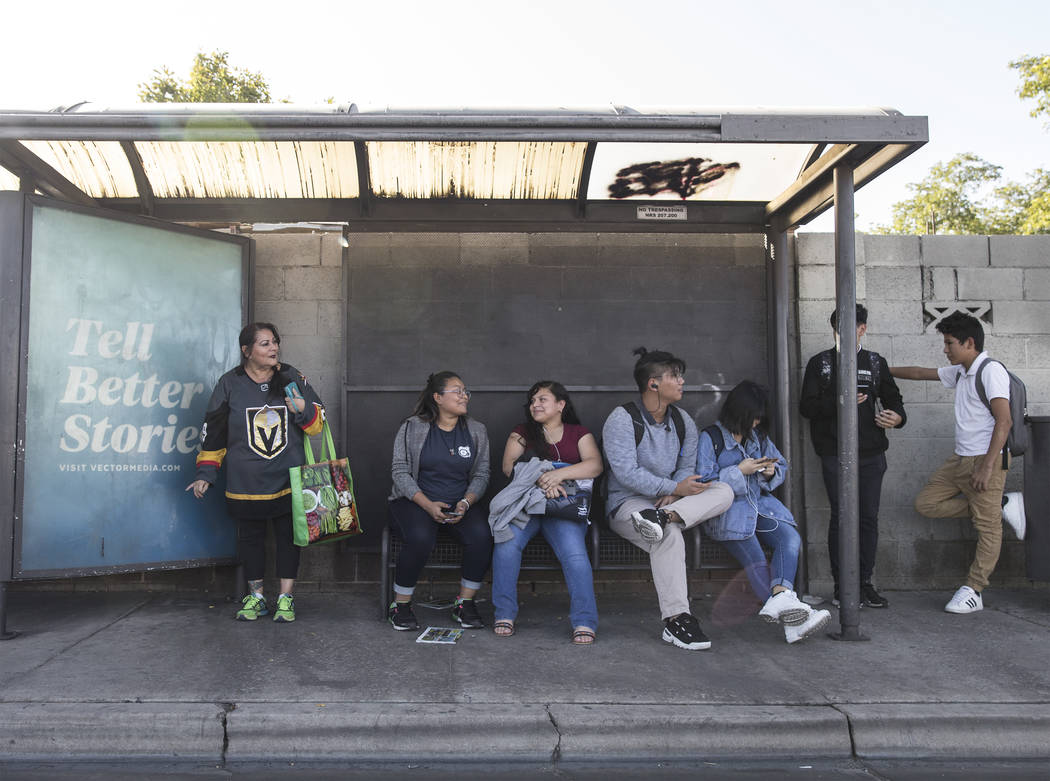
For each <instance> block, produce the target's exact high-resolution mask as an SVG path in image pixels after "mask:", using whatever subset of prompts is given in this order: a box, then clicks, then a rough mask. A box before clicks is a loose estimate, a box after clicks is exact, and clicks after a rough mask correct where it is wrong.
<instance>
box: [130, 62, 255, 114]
mask: <svg viewBox="0 0 1050 781" xmlns="http://www.w3.org/2000/svg"><path fill="white" fill-rule="evenodd" d="M228 60H229V52H221V51H214V52H212V53H211V54H205V53H204V52H198V54H197V56H196V57H195V58H194V60H193V67H192V68H191V69H190V77H189V79H187V80H186V81H182V82H180V81H179V79H178V77H177V76H176V75H175V74H174V73H172V72H171V71H170V70H169V69H168V68H167V67H166V66H163V67H160V68H157V69H156V70H154V71H153V78H152V79H150V80H149V81H147V82H143V83H141V84H139V99H140V100H141V101H142V102H143V103H270V102H272V99H271V97H270V86H269V85H268V84H267V83H266V79H265V78H263V75H262V74H261V73H252V72H251V71H248V70H245V69H244V68H231V67H230V64H229V61H228Z"/></svg>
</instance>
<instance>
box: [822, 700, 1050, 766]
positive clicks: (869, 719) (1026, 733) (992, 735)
mask: <svg viewBox="0 0 1050 781" xmlns="http://www.w3.org/2000/svg"><path fill="white" fill-rule="evenodd" d="M841 710H842V712H843V713H845V714H846V715H847V716H848V717H849V722H850V725H851V727H852V729H853V744H854V751H855V752H856V755H857V757H858V758H859V759H895V758H900V757H904V758H908V759H941V760H943V759H961V758H965V759H978V758H981V759H985V758H1000V759H1045V758H1047V757H1050V741H1048V740H1047V736H1048V735H1050V704H1046V703H1041V704H1033V705H1028V704H1014V705H988V704H984V703H953V704H943V705H926V704H914V705H843V706H841Z"/></svg>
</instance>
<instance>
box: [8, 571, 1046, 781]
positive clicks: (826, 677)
mask: <svg viewBox="0 0 1050 781" xmlns="http://www.w3.org/2000/svg"><path fill="white" fill-rule="evenodd" d="M739 594H740V592H739V590H734V589H733V588H728V589H726V591H725V592H724V593H723V594H721V595H717V594H707V595H703V594H701V595H698V596H699V598H698V599H697V600H696V601H695V602H694V612H696V613H697V614H698V615H699V616H700V618H701V621H702V623H703V626H704V628H705V630H706V631H707V633H708V634H709V635H711V638H712V641H713V648H712V649H711V650H710V651H701V652H688V651H682V650H679V649H677V648H673V647H672V646H670V645H668V644H667V643H664V642H661V640H660V631H661V623H660V621H659V616H658V611H657V608H656V603H655V597H652V596H646V597H623V596H615V595H609V596H604V597H603V598H601V600H600V604H599V608H600V610H601V619H602V622H601V627H600V628H599V633H598V635H599V637H598V642H597V643H596V644H595V645H594V646H593V647H574V646H572V645H570V643H569V624H568V620H567V618H566V615H565V611H566V609H567V597H565V596H563V595H546V596H530V597H526V598H525V600H524V602H523V606H522V611H521V614H520V616H519V621H518V632H517V634H516V635H515V636H514V637H511V638H500V637H496V636H495V635H493V634H492V632H491V631H490V630H488V629H486V630H468V631H466V632H465V633H464V636H463V637H462V638H461V639H460V641H459V643H458V644H457V645H455V646H451V647H449V646H433V645H421V644H417V643H415V642H414V640H415V636H416V633H413V632H395V631H393V630H392V629H391V628H390V626H389V625H388V624H385V623H381V622H379V621H377V620H376V618H375V596H374V594H372V593H361V594H357V595H348V594H308V595H304V596H302V597H301V598H300V599H299V600H298V604H297V609H298V620H297V621H296V622H295V623H294V624H274V623H273V622H272V621H270V620H260V621H258V622H256V623H242V622H236V621H233V620H232V616H233V613H234V611H235V607H236V606H235V605H234V604H232V603H229V602H226V601H222V600H220V601H215V600H210V601H209V600H208V599H207V598H206V597H202V596H199V595H191V596H186V597H173V596H171V595H149V594H141V593H124V594H119V593H98V594H90V593H57V592H30V591H26V592H17V591H16V592H14V593H12V594H10V602H9V608H10V615H9V619H8V627H9V628H10V629H15V630H20V631H21V632H22V633H23V635H22V636H21V637H19V638H17V639H15V640H12V641H8V642H2V643H0V762H3V761H34V760H42V759H47V760H50V761H55V760H71V761H73V760H91V759H113V758H116V757H120V758H122V759H132V760H134V759H142V760H165V761H179V762H181V761H186V762H208V763H238V762H258V761H278V760H281V761H284V760H287V761H355V762H367V761H373V760H374V761H384V760H394V759H396V760H397V761H411V760H413V759H418V760H425V761H431V762H433V761H440V760H442V759H446V760H450V761H455V760H463V759H464V758H472V759H479V760H488V761H496V760H500V761H503V760H520V761H523V762H541V763H542V762H557V761H559V760H561V761H567V762H568V761H577V760H578V761H588V760H599V759H600V760H603V761H616V760H625V761H626V760H635V761H638V760H649V759H656V760H694V761H695V760H697V759H702V758H730V759H732V758H740V759H749V760H762V759H784V758H789V757H790V758H799V759H819V758H848V757H856V758H858V759H880V758H915V759H919V758H927V759H953V760H957V759H962V758H1004V759H1010V760H1015V759H1023V758H1047V757H1050V740H1048V736H1050V672H1048V668H1050V591H1047V590H1045V589H1034V590H1031V591H995V590H990V591H989V592H987V595H986V608H985V610H984V612H983V613H979V614H976V615H970V616H954V615H950V614H947V613H944V612H943V610H942V608H943V605H944V603H945V602H946V601H947V599H948V598H949V597H950V594H948V593H946V592H945V593H940V592H887V596H888V598H889V599H890V602H891V607H890V608H889V609H888V610H870V609H864V610H862V611H861V621H862V631H864V632H865V633H866V634H868V635H869V636H870V637H871V640H870V642H860V643H843V642H834V641H832V640H830V639H828V637H827V636H826V635H824V634H820V635H818V636H816V637H814V638H811V639H809V640H806V641H803V642H801V643H798V644H796V645H791V646H789V645H787V644H786V643H785V642H784V640H783V632H782V630H781V629H780V628H779V627H775V626H771V625H768V624H765V623H763V622H761V621H760V620H759V619H758V618H757V616H755V615H754V610H755V608H757V605H754V604H751V603H750V601H748V600H745V599H742V598H741V596H740V595H739ZM831 610H832V621H833V625H832V628H836V625H835V623H834V622H835V621H836V620H837V612H836V611H835V610H834V609H831ZM482 613H483V615H485V616H486V619H487V620H489V619H491V610H490V606H489V605H488V604H487V603H484V604H482ZM417 615H418V616H419V618H420V621H421V623H423V624H424V626H425V625H427V624H429V625H433V626H453V623H452V621H451V619H450V617H449V611H448V610H437V609H424V608H419V609H417Z"/></svg>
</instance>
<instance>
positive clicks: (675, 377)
mask: <svg viewBox="0 0 1050 781" xmlns="http://www.w3.org/2000/svg"><path fill="white" fill-rule="evenodd" d="M664 377H669V378H670V379H672V380H684V379H685V375H684V374H682V372H678V371H671V372H664V373H663V374H661V375H660V376H659V377H650V378H649V379H652V380H659V379H663V378H664Z"/></svg>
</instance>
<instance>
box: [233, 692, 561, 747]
mask: <svg viewBox="0 0 1050 781" xmlns="http://www.w3.org/2000/svg"><path fill="white" fill-rule="evenodd" d="M226 730H227V737H228V745H227V750H226V758H227V760H228V761H230V762H236V761H262V760H272V759H274V758H275V757H280V758H281V759H282V760H293V759H294V760H296V761H307V760H312V761H339V760H347V761H349V760H355V761H361V762H367V761H382V760H389V759H390V758H391V757H397V758H398V759H399V760H411V759H430V760H434V761H437V760H462V759H463V758H464V757H472V758H476V759H478V760H490V761H491V760H515V761H537V762H546V761H549V760H550V757H551V755H552V754H553V752H554V749H555V748H556V747H557V745H558V734H557V731H556V730H555V728H554V725H553V724H551V720H550V716H549V715H548V713H547V709H546V708H545V707H544V706H542V705H517V704H515V705H508V704H489V705H473V704H455V703H345V702H336V703H249V704H245V705H239V706H238V707H237V708H236V710H234V711H232V712H230V713H229V714H228V715H227V719H226Z"/></svg>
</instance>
